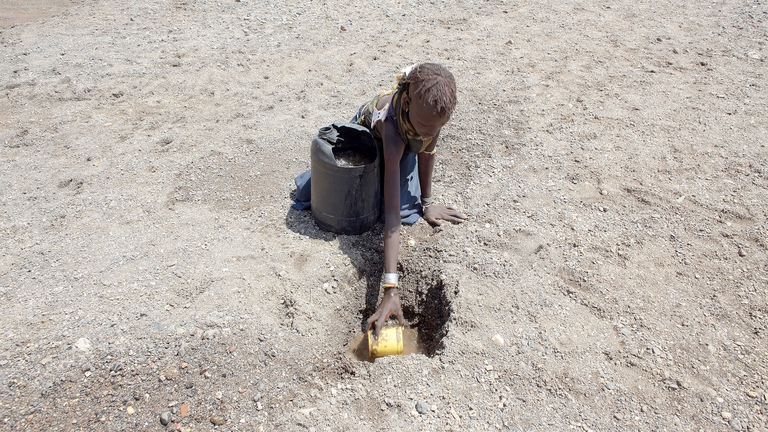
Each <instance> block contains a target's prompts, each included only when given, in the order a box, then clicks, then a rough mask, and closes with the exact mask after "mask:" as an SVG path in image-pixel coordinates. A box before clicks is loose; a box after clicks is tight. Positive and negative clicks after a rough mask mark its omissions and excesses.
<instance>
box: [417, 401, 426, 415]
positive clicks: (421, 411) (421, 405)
mask: <svg viewBox="0 0 768 432" xmlns="http://www.w3.org/2000/svg"><path fill="white" fill-rule="evenodd" d="M416 412H418V413H419V414H426V413H428V412H429V404H428V403H426V402H424V401H418V402H416Z"/></svg>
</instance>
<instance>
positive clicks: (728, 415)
mask: <svg viewBox="0 0 768 432" xmlns="http://www.w3.org/2000/svg"><path fill="white" fill-rule="evenodd" d="M720 417H722V418H723V420H726V421H727V420H730V419H731V418H732V417H733V414H731V413H729V412H728V411H723V412H721V413H720Z"/></svg>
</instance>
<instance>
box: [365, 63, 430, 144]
mask: <svg viewBox="0 0 768 432" xmlns="http://www.w3.org/2000/svg"><path fill="white" fill-rule="evenodd" d="M414 66H415V65H414ZM412 68H413V66H410V67H408V68H406V69H404V70H403V71H402V72H401V73H399V74H398V75H397V78H396V79H397V81H396V82H395V85H394V87H392V89H390V90H387V91H384V92H381V93H379V94H378V95H377V96H376V97H375V98H373V100H372V101H370V102H368V103H365V104H363V106H361V107H360V109H359V110H358V111H357V115H355V117H354V118H353V119H352V121H350V123H355V124H358V125H360V126H364V127H366V128H368V129H370V130H371V133H372V134H373V136H374V138H376V141H377V142H379V143H381V135H380V134H379V131H378V129H377V128H375V127H374V126H375V125H376V124H378V122H380V121H388V122H390V124H392V125H393V126H394V127H395V130H396V131H397V133H398V134H400V138H401V139H402V140H403V142H404V143H405V152H406V153H422V152H424V153H429V154H434V153H435V145H434V143H433V141H434V137H430V138H427V139H423V138H422V137H421V136H420V135H419V133H418V132H416V129H415V128H414V127H413V125H412V124H411V121H410V119H409V118H408V111H406V110H405V109H403V96H404V95H407V94H408V88H409V84H408V83H407V82H405V77H406V75H407V74H408V73H409V72H410V71H411V69H412ZM388 95H392V100H391V101H390V102H389V104H387V106H385V107H384V108H382V109H381V110H378V109H376V104H377V103H378V102H379V99H381V98H382V97H384V96H388Z"/></svg>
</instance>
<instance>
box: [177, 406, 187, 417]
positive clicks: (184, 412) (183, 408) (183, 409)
mask: <svg viewBox="0 0 768 432" xmlns="http://www.w3.org/2000/svg"><path fill="white" fill-rule="evenodd" d="M179 414H181V416H182V417H188V416H189V404H188V403H185V404H181V406H180V407H179Z"/></svg>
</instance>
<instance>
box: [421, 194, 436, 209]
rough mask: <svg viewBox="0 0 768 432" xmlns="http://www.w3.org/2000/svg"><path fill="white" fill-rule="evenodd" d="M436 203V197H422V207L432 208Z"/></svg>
mask: <svg viewBox="0 0 768 432" xmlns="http://www.w3.org/2000/svg"><path fill="white" fill-rule="evenodd" d="M434 203H435V198H434V197H425V196H423V197H421V206H422V207H429V206H431V205H432V204H434Z"/></svg>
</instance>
